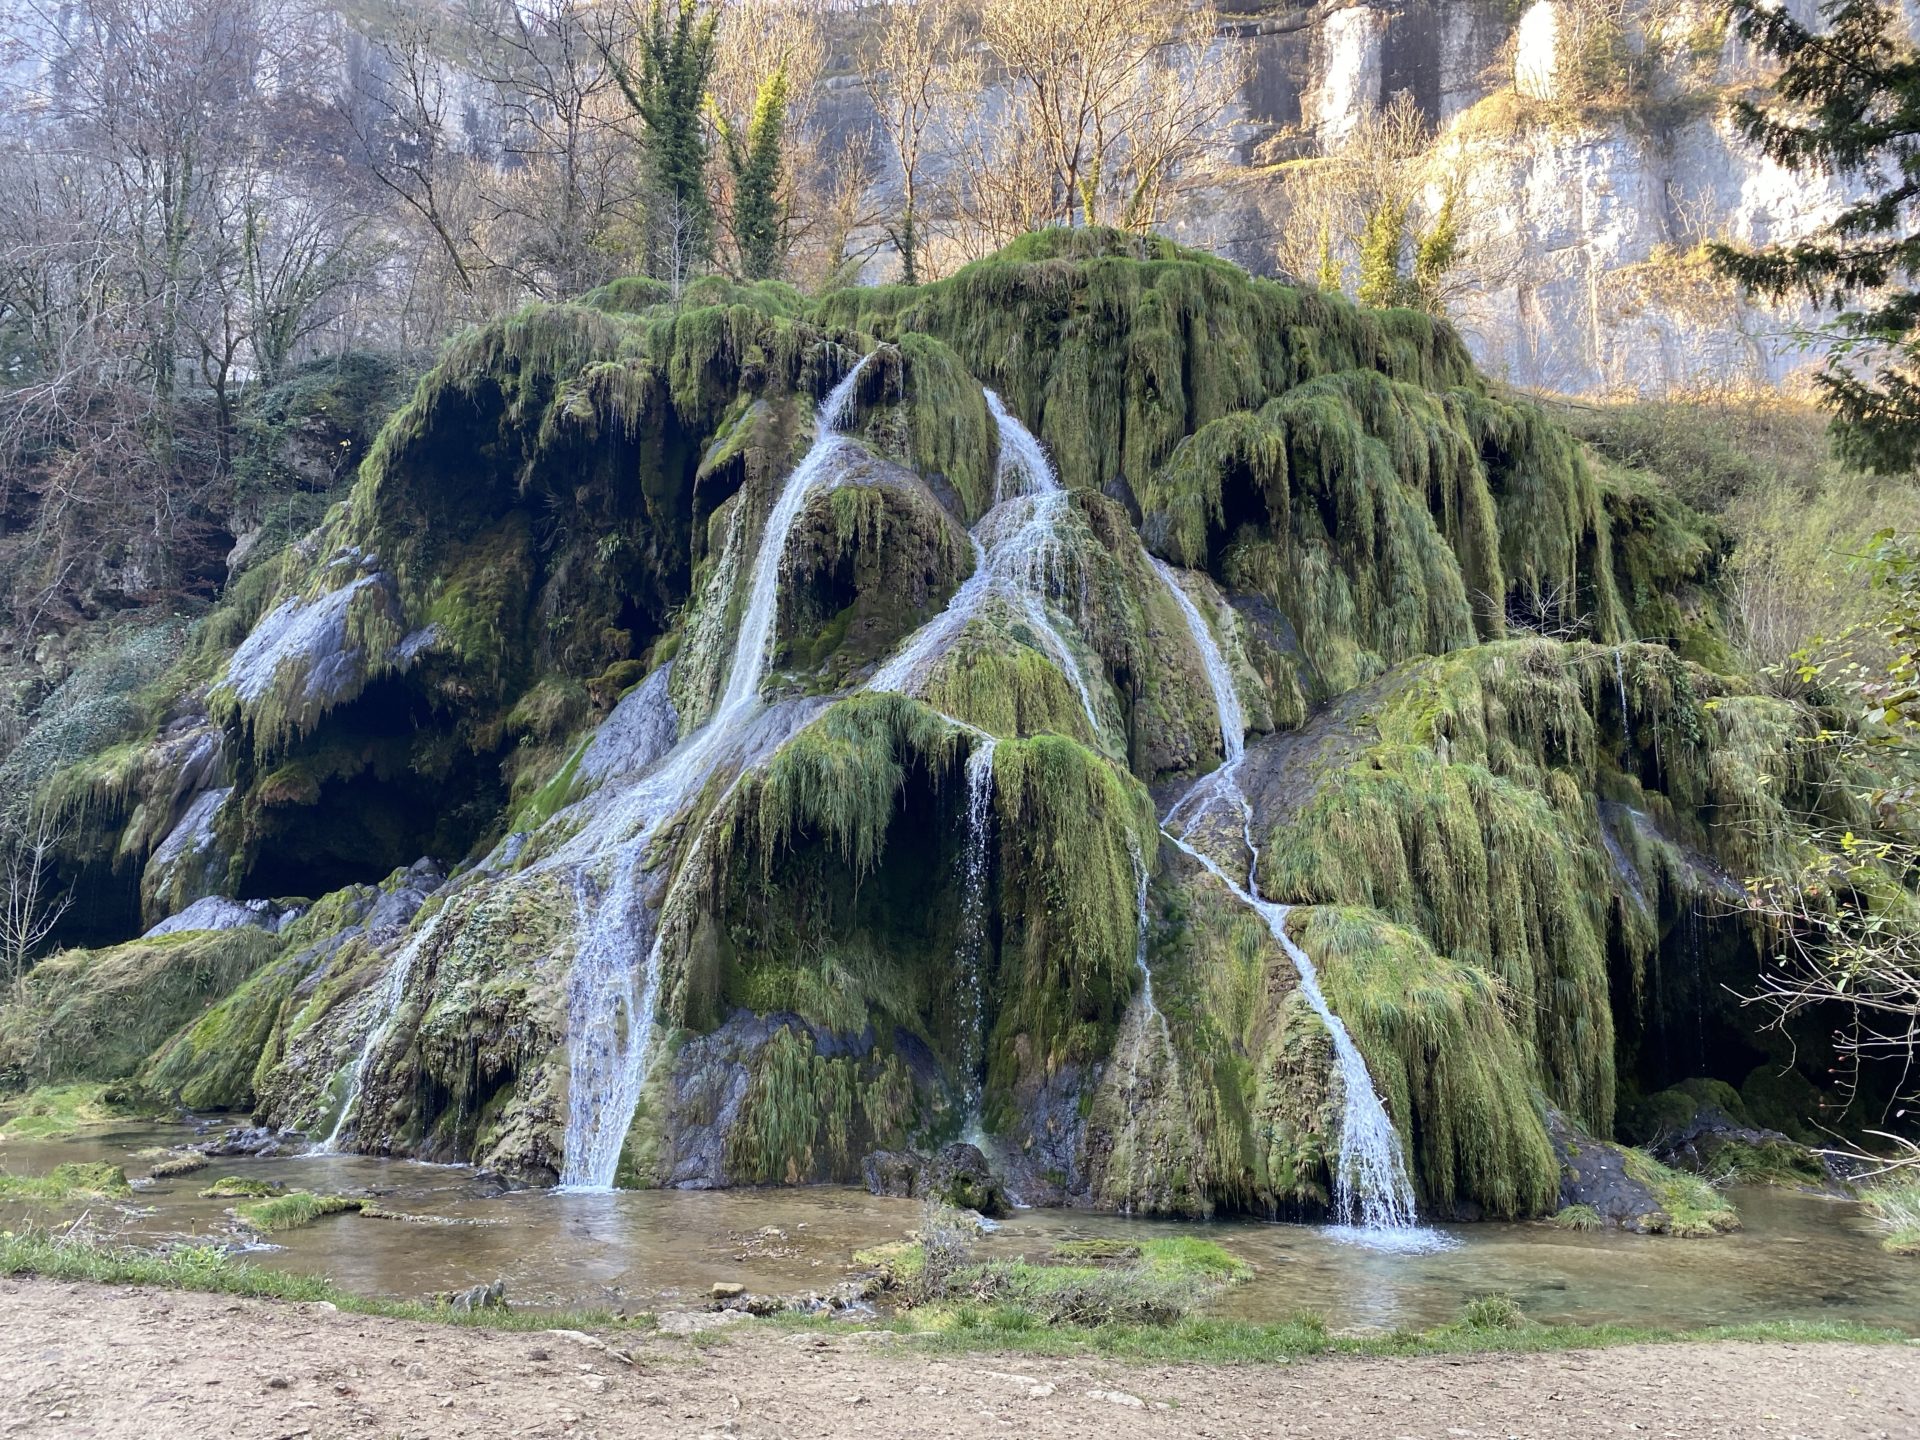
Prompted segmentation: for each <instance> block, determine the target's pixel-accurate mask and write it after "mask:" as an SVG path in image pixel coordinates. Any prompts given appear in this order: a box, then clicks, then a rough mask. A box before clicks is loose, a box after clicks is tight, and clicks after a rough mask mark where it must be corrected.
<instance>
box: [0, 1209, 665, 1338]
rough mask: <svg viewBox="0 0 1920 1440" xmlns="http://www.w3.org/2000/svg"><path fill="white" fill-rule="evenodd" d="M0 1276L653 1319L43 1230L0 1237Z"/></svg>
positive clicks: (510, 1317) (346, 1304)
mask: <svg viewBox="0 0 1920 1440" xmlns="http://www.w3.org/2000/svg"><path fill="white" fill-rule="evenodd" d="M0 1275H39V1276H44V1277H45V1278H47V1279H50V1280H89V1281H93V1282H94V1283H96V1284H102V1285H157V1286H163V1287H165V1288H167V1289H170V1290H193V1291H198V1292H201V1293H203V1294H213V1295H240V1296H245V1297H249V1298H253V1299H262V1300H297V1301H308V1302H312V1301H325V1302H327V1303H328V1304H330V1305H333V1306H335V1307H336V1308H338V1309H340V1310H345V1311H350V1312H352V1313H354V1314H358V1315H384V1316H387V1317H389V1318H392V1319H396V1320H434V1321H439V1322H441V1323H443V1324H447V1325H462V1326H470V1327H473V1328H475V1329H485V1330H550V1329H563V1330H587V1329H595V1330H604V1329H614V1328H619V1329H632V1328H648V1327H651V1326H652V1325H653V1316H651V1315H645V1314H638V1315H622V1314H618V1313H615V1312H614V1311H610V1310H510V1309H500V1308H482V1309H476V1310H472V1311H456V1310H454V1309H452V1308H451V1307H450V1306H447V1305H440V1304H424V1303H421V1302H419V1301H414V1300H392V1299H387V1298H384V1297H381V1296H376V1295H360V1294H356V1293H355V1292H353V1291H351V1290H343V1289H341V1288H340V1287H339V1286H337V1285H335V1284H334V1283H333V1282H332V1281H331V1280H328V1279H326V1278H325V1277H324V1276H319V1275H293V1274H289V1273H287V1272H286V1271H282V1270H270V1269H267V1268H265V1267H263V1266H259V1265H253V1264H249V1263H248V1262H247V1261H244V1260H236V1259H235V1258H234V1257H233V1256H231V1255H229V1254H228V1253H227V1252H226V1251H224V1250H222V1249H220V1248H219V1247H218V1246H215V1245H176V1246H172V1247H169V1248H168V1249H165V1250H161V1251H148V1250H136V1249H132V1248H130V1247H126V1246H119V1245H101V1244H95V1243H93V1242H90V1241H85V1240H67V1239H60V1238H57V1237H55V1236H53V1235H50V1234H48V1233H47V1232H45V1231H43V1230H32V1231H27V1232H25V1233H20V1234H15V1233H12V1232H0Z"/></svg>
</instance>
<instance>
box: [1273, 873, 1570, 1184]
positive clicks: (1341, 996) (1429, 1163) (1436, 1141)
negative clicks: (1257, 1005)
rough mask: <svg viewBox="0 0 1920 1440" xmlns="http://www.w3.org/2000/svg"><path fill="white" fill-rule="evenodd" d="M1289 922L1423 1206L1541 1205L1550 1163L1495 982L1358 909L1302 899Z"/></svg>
mask: <svg viewBox="0 0 1920 1440" xmlns="http://www.w3.org/2000/svg"><path fill="white" fill-rule="evenodd" d="M1294 923H1295V926H1296V929H1295V935H1296V938H1297V940H1298V941H1299V943H1300V945H1301V947H1302V948H1303V949H1305V950H1306V951H1307V953H1308V954H1310V955H1312V956H1313V957H1314V960H1315V962H1316V964H1317V965H1318V966H1319V967H1320V973H1321V978H1322V982H1323V984H1324V987H1325V989H1326V993H1327V999H1328V1001H1329V1003H1331V1004H1332V1006H1333V1008H1334V1012H1335V1013H1336V1014H1338V1015H1339V1016H1340V1018H1341V1020H1342V1021H1344V1022H1345V1024H1346V1026H1347V1029H1348V1031H1349V1032H1350V1033H1351V1034H1352V1035H1353V1038H1354V1043H1355V1044H1356V1045H1358V1046H1359V1047H1360V1050H1361V1053H1362V1054H1363V1055H1365V1057H1366V1059H1367V1069H1368V1071H1369V1072H1370V1073H1371V1074H1372V1076H1373V1081H1374V1085H1375V1088H1377V1089H1378V1090H1379V1091H1380V1092H1381V1096H1382V1098H1383V1100H1384V1101H1385V1102H1386V1105H1387V1110H1388V1113H1389V1114H1390V1115H1392V1116H1393V1118H1394V1120H1395V1122H1396V1124H1397V1128H1398V1129H1399V1130H1400V1132H1401V1134H1402V1135H1404V1136H1407V1137H1409V1139H1410V1141H1411V1144H1412V1146H1413V1149H1414V1151H1415V1154H1414V1156H1413V1157H1412V1158H1413V1159H1414V1160H1415V1161H1416V1165H1415V1173H1416V1174H1417V1175H1418V1176H1419V1180H1420V1187H1421V1190H1422V1192H1423V1194H1424V1197H1425V1199H1426V1200H1427V1202H1428V1204H1429V1206H1430V1207H1432V1208H1436V1209H1439V1210H1440V1211H1442V1212H1443V1213H1452V1212H1454V1211H1456V1210H1457V1209H1458V1208H1459V1206H1460V1205H1462V1204H1463V1203H1472V1204H1477V1205H1479V1206H1480V1207H1482V1208H1483V1209H1484V1210H1485V1211H1486V1212H1487V1213H1488V1214H1490V1215H1496V1216H1519V1215H1538V1214H1541V1213H1543V1212H1544V1211H1546V1210H1548V1209H1549V1208H1551V1206H1552V1204H1553V1202H1554V1197H1555V1196H1556V1195H1557V1194H1558V1192H1559V1188H1560V1167H1559V1164H1558V1162H1557V1161H1556V1160H1555V1158H1554V1153H1553V1146H1552V1144H1551V1143H1550V1142H1549V1141H1548V1139H1547V1132H1546V1126H1545V1124H1544V1122H1543V1120H1542V1118H1541V1115H1540V1111H1539V1108H1538V1106H1537V1104H1536V1102H1535V1100H1534V1097H1533V1093H1532V1079H1531V1075H1530V1067H1529V1065H1528V1064H1527V1051H1526V1045H1525V1041H1524V1040H1523V1038H1522V1036H1521V1035H1520V1034H1519V1033H1517V1032H1516V1030H1515V1028H1514V1025H1513V1024H1512V1022H1511V1020H1510V1019H1509V1015H1508V1010H1507V1006H1508V1005H1509V1004H1510V1003H1511V1002H1510V1001H1509V1000H1508V998H1507V996H1506V995H1505V994H1504V993H1503V990H1502V987H1501V986H1500V984H1499V982H1497V981H1496V980H1494V979H1493V978H1492V977H1491V976H1489V975H1488V974H1487V973H1485V972H1484V971H1482V970H1479V969H1477V968H1475V967H1473V966H1471V965H1465V964H1461V963H1459V962H1457V961H1452V960H1447V959H1443V958H1442V957H1440V956H1439V955H1436V954H1435V953H1434V952H1433V951H1432V950H1431V949H1430V948H1429V947H1428V945H1427V944H1426V942H1425V941H1424V940H1423V939H1422V938H1421V937H1420V936H1419V935H1417V934H1414V933H1412V932H1410V931H1408V930H1405V929H1402V928H1400V927H1399V926H1395V925H1391V924H1383V923H1382V922H1381V921H1380V919H1379V917H1378V916H1376V915H1371V914H1368V913H1367V912H1365V911H1351V910H1327V909H1309V910H1303V911H1300V912H1298V919H1297V920H1296V921H1295V922H1294ZM1520 1013H1521V1014H1523V1015H1524V1013H1525V1012H1524V1010H1523V1011H1521V1012H1520Z"/></svg>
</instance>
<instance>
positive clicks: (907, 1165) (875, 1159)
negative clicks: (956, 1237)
mask: <svg viewBox="0 0 1920 1440" xmlns="http://www.w3.org/2000/svg"><path fill="white" fill-rule="evenodd" d="M860 1168H861V1171H862V1173H863V1174H864V1175H865V1177H866V1182H867V1189H868V1191H869V1192H871V1193H872V1194H875V1195H890V1196H894V1197H896V1198H900V1199H908V1200H937V1201H939V1202H940V1203H941V1204H943V1205H951V1206H953V1207H954V1208H955V1209H956V1210H976V1211H978V1212H979V1213H980V1214H982V1215H988V1216H993V1215H1004V1214H1006V1213H1007V1192H1006V1187H1005V1186H1003V1185H1002V1184H1001V1183H1000V1181H999V1180H998V1179H997V1178H995V1176H994V1173H993V1169H992V1167H991V1166H990V1165H988V1163H987V1157H986V1156H985V1155H983V1154H981V1153H980V1147H979V1146H977V1145H969V1144H967V1143H966V1142H965V1141H955V1142H954V1143H953V1144H951V1145H947V1146H945V1147H943V1148H942V1149H940V1150H939V1151H938V1152H936V1153H935V1154H933V1155H916V1154H914V1153H913V1152H912V1151H910V1150H876V1151H874V1152H873V1153H872V1154H870V1155H868V1156H867V1157H866V1159H865V1160H863V1161H862V1162H861V1167H860Z"/></svg>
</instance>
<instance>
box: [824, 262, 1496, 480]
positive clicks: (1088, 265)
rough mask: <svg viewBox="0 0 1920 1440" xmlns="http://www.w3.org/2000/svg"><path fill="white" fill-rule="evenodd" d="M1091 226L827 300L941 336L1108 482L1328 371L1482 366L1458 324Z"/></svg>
mask: <svg viewBox="0 0 1920 1440" xmlns="http://www.w3.org/2000/svg"><path fill="white" fill-rule="evenodd" d="M1060 233H1061V235H1064V234H1065V233H1066V232H1064V231H1062V232H1060ZM1088 236H1089V237H1090V238H1083V239H1076V240H1071V241H1068V240H1063V239H1060V238H1056V237H1054V236H1052V235H1050V234H1044V233H1043V234H1042V235H1036V236H1031V237H1028V238H1027V239H1026V240H1023V241H1020V242H1017V243H1016V244H1014V245H1011V246H1009V247H1007V248H1006V249H1004V250H1002V251H1001V252H1000V253H998V254H997V255H994V256H992V257H989V258H988V259H985V260H981V261H977V262H975V263H974V264H971V265H968V266H966V267H964V268H963V269H961V270H960V271H958V272H956V273H955V274H954V275H953V276H951V277H949V278H948V279H946V280H943V281H940V282H938V283H935V284H930V285H921V286H915V287H911V288H907V287H884V286H883V287H862V288H860V289H854V290H843V291H839V292H837V293H834V294H831V295H827V296H824V297H822V299H821V300H820V301H819V302H817V304H816V305H815V307H814V312H815V314H816V315H817V316H818V318H819V319H820V321H821V323H823V324H825V325H827V326H837V327H840V328H844V329H847V330H854V331H861V332H865V333H868V334H872V335H876V336H878V337H880V338H882V339H889V338H895V337H899V336H904V335H907V334H913V333H919V334H923V335H931V336H934V337H936V338H938V339H939V340H940V341H941V342H942V343H943V344H944V345H946V346H947V347H948V348H949V349H950V350H951V351H952V352H953V353H954V354H955V355H956V356H958V358H959V360H960V362H961V364H963V365H964V366H965V367H966V369H967V370H968V371H969V372H971V373H972V374H973V375H975V376H977V377H978V378H979V379H981V380H982V381H984V382H985V383H986V384H988V385H990V386H992V387H993V388H994V389H995V390H997V391H998V392H999V393H1000V394H1001V395H1002V396H1003V397H1005V399H1006V402H1007V404H1008V406H1009V408H1011V409H1012V410H1013V411H1014V412H1015V413H1016V414H1018V415H1021V416H1023V417H1025V418H1026V419H1027V421H1028V423H1029V424H1030V425H1031V426H1032V427H1033V429H1034V430H1035V433H1036V434H1038V435H1039V437H1040V439H1041V440H1042V441H1043V442H1044V443H1045V444H1046V446H1047V448H1048V450H1049V452H1050V453H1051V454H1052V455H1053V457H1054V461H1055V463H1056V465H1057V466H1058V467H1059V470H1060V473H1061V477H1062V479H1063V480H1064V481H1065V482H1066V483H1067V484H1068V485H1069V486H1072V487H1074V488H1077V489H1090V490H1096V491H1099V490H1107V489H1108V488H1109V487H1110V486H1113V485H1114V484H1115V483H1116V482H1117V481H1120V480H1121V479H1123V478H1126V479H1130V480H1132V481H1133V482H1134V483H1138V481H1139V479H1140V478H1141V477H1144V476H1147V475H1149V474H1151V473H1152V472H1153V471H1154V470H1155V469H1156V468H1157V467H1158V466H1159V465H1160V464H1161V463H1162V462H1163V461H1165V460H1166V458H1167V456H1168V455H1169V454H1170V453H1171V452H1172V450H1173V448H1174V446H1175V445H1176V444H1177V443H1178V442H1179V441H1180V440H1181V439H1182V438H1183V437H1184V436H1186V435H1187V434H1189V433H1191V432H1192V431H1193V430H1196V429H1198V428H1199V427H1200V426H1202V425H1205V424H1207V423H1208V422H1209V421H1212V420H1217V419H1219V418H1220V417H1222V416H1224V415H1228V414H1231V413H1233V412H1235V411H1242V410H1253V409H1258V408H1259V406H1260V405H1261V404H1263V403H1265V401H1266V400H1268V399H1270V398H1272V397H1274V396H1276V395H1279V394H1281V393H1283V392H1285V391H1287V390H1289V389H1292V388H1293V386H1294V385H1296V384H1298V383H1300V381H1302V380H1304V379H1307V378H1309V377H1311V376H1312V375H1315V374H1320V373H1324V372H1326V371H1329V370H1351V369H1357V368H1363V367H1371V368H1379V369H1380V370H1382V371H1384V372H1385V373H1387V374H1389V375H1392V376H1394V377H1395V378H1399V379H1405V380H1409V381H1415V382H1418V383H1422V384H1425V385H1428V386H1429V387H1433V388H1445V387H1447V386H1448V385H1452V384H1455V383H1461V382H1465V381H1467V380H1468V379H1469V377H1470V376H1471V374H1472V367H1471V363H1470V361H1469V360H1468V358H1467V355H1466V351H1465V349H1464V347H1463V346H1462V345H1461V344H1460V341H1459V338H1458V336H1456V335H1455V334H1454V333H1453V332H1452V331H1451V330H1449V329H1447V328H1446V327H1445V326H1443V325H1440V324H1437V323H1435V322H1432V321H1429V320H1426V319H1424V318H1422V317H1414V316H1409V315H1405V314H1401V313H1393V314H1381V313H1377V312H1363V311H1359V310H1356V309H1354V308H1353V307H1352V306H1350V305H1348V304H1347V303H1345V302H1344V301H1342V300H1339V299H1337V298H1331V297H1327V296H1323V295H1319V294H1317V293H1314V292H1310V291H1301V290H1295V289H1292V288H1290V287H1287V286H1284V285H1277V284H1274V283H1272V282H1270V281H1261V280H1254V279H1252V278H1251V277H1249V276H1247V275H1246V274H1245V273H1244V272H1242V271H1240V270H1238V269H1236V268H1235V267H1233V266H1230V265H1227V264H1224V263H1222V262H1220V261H1218V260H1215V259H1213V258H1211V257H1207V256H1203V255H1201V254H1200V253H1199V252H1197V251H1193V250H1187V249H1183V248H1180V247H1178V246H1173V245H1170V244H1166V243H1164V242H1158V243H1154V244H1151V245H1148V246H1147V247H1145V248H1144V249H1142V247H1141V246H1140V244H1139V243H1138V241H1137V239H1135V238H1132V237H1125V236H1119V235H1117V234H1114V233H1113V232H1088Z"/></svg>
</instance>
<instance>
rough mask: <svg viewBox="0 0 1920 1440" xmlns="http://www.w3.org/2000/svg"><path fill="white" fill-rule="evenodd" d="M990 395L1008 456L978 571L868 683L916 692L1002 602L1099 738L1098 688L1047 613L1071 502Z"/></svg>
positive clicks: (999, 470) (981, 537) (1001, 465)
mask: <svg viewBox="0 0 1920 1440" xmlns="http://www.w3.org/2000/svg"><path fill="white" fill-rule="evenodd" d="M984 393H985V395H986V398H987V408H988V410H989V411H991V412H992V414H993V419H994V423H995V424H996V425H997V426H998V427H999V432H1000V454H999V460H998V462H997V464H996V465H995V468H994V478H993V494H994V505H993V508H992V509H990V510H988V511H987V513H986V514H985V515H982V516H981V517H980V519H979V521H978V522H977V523H976V524H975V525H974V527H973V535H972V540H973V558H974V568H973V574H972V575H971V576H969V577H968V578H967V581H966V583H965V584H963V585H962V586H961V587H960V588H959V590H957V591H956V592H954V596H953V598H952V599H951V600H950V601H948V603H947V607H946V609H945V610H943V611H941V612H940V614H938V615H936V616H935V617H934V618H933V619H932V620H930V621H928V622H927V623H926V624H925V625H923V626H921V627H920V629H919V630H917V631H915V632H914V634H913V635H911V636H910V637H908V639H907V642H906V644H904V645H903V646H901V648H900V649H899V651H897V652H896V653H895V655H894V657H893V658H892V659H891V660H889V661H888V662H887V663H886V664H885V665H883V666H881V667H880V669H879V670H878V671H877V672H875V674H874V677H873V679H872V680H871V681H869V682H868V687H869V688H870V689H873V690H896V691H899V692H900V693H901V694H903V695H910V694H913V693H914V692H915V691H917V690H918V689H919V688H920V687H921V686H922V685H924V684H925V683H926V678H927V674H928V672H930V671H931V670H932V668H933V665H934V663H935V662H936V661H937V660H939V658H940V657H941V656H942V655H944V654H946V652H947V650H948V649H949V648H950V647H951V646H952V644H953V642H954V641H955V640H957V639H958V638H959V637H960V634H961V632H962V631H964V630H965V629H966V628H967V625H968V624H969V623H970V622H971V621H972V620H973V619H974V617H975V616H977V615H979V614H980V612H981V611H982V610H983V609H985V608H986V606H987V604H988V603H989V602H990V601H994V600H997V601H999V602H1000V603H1001V604H1003V605H1004V606H1005V607H1006V608H1007V609H1008V610H1009V611H1011V612H1012V613H1013V614H1014V615H1016V616H1018V617H1019V618H1020V619H1022V620H1024V621H1026V623H1027V626H1028V627H1029V628H1030V629H1031V630H1032V631H1033V634H1034V638H1035V640H1036V641H1037V642H1038V643H1039V645H1040V647H1041V648H1042V649H1043V650H1045V651H1046V652H1047V656H1048V658H1049V659H1051V660H1052V661H1053V663H1054V665H1055V666H1056V667H1057V668H1058V669H1059V671H1060V673H1061V674H1062V675H1063V676H1065V677H1066V679H1067V682H1068V683H1069V684H1070V685H1072V686H1073V688H1074V693H1075V695H1076V696H1077V697H1078V699H1079V701H1080V708H1081V710H1082V711H1083V712H1084V713H1085V714H1086V717H1087V724H1088V725H1089V726H1090V727H1091V729H1092V733H1093V735H1094V736H1095V738H1096V739H1097V738H1098V737H1099V736H1100V735H1101V734H1102V733H1103V732H1102V728H1101V724H1100V707H1099V705H1098V704H1097V702H1096V701H1095V699H1094V695H1093V688H1092V686H1091V685H1089V684H1088V682H1087V677H1086V675H1085V673H1084V672H1083V670H1082V669H1081V666H1080V662H1079V660H1077V659H1076V658H1075V656H1074V653H1073V647H1072V645H1071V644H1070V643H1068V640H1067V637H1066V635H1065V634H1064V633H1063V632H1062V630H1061V628H1060V626H1059V625H1058V624H1057V623H1056V622H1055V620H1054V619H1053V617H1052V616H1051V615H1049V614H1048V613H1047V602H1048V601H1049V600H1052V599H1054V598H1055V597H1056V596H1057V595H1058V594H1059V593H1060V592H1061V590H1062V588H1063V586H1062V584H1061V576H1060V570H1061V562H1062V560H1063V558H1064V556H1063V547H1062V545H1061V542H1060V522H1061V521H1062V520H1063V519H1064V518H1065V517H1066V514H1067V511H1068V509H1069V507H1070V504H1071V502H1070V500H1069V498H1068V495H1067V492H1066V491H1065V490H1064V489H1062V488H1061V485H1060V481H1059V479H1058V478H1057V477H1056V476H1055V475H1054V473H1053V466H1052V465H1051V464H1050V463H1048V460H1047V452H1046V451H1045V450H1044V449H1043V448H1042V447H1041V445H1040V442H1039V441H1038V440H1036V439H1035V438H1034V436H1033V432H1032V431H1030V430H1028V429H1027V427H1026V426H1024V425H1022V424H1021V423H1020V422H1019V421H1018V420H1017V419H1015V418H1014V417H1013V415H1011V414H1010V413H1008V411H1007V408H1006V406H1005V405H1004V404H1002V403H1001V400H1000V397H999V396H998V395H996V394H994V393H993V391H991V390H987V391H985V392H984Z"/></svg>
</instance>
